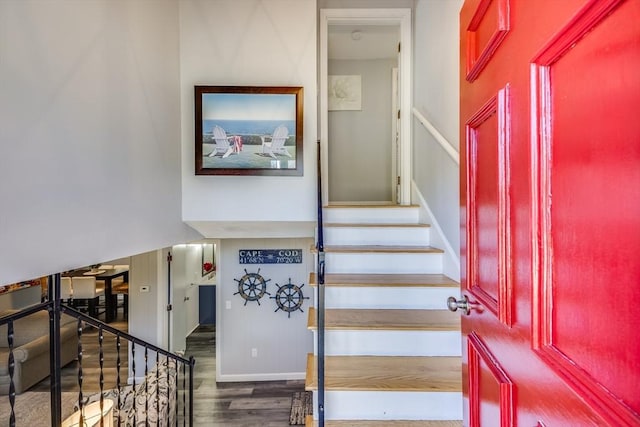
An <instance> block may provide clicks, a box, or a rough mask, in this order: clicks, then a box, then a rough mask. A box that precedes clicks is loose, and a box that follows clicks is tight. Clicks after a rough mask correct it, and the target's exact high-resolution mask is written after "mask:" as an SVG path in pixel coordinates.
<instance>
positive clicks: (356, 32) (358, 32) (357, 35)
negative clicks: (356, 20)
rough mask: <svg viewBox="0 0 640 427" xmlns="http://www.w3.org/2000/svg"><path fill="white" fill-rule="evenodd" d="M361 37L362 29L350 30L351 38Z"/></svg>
mask: <svg viewBox="0 0 640 427" xmlns="http://www.w3.org/2000/svg"><path fill="white" fill-rule="evenodd" d="M361 38H362V31H360V30H353V31H352V32H351V40H360V39H361Z"/></svg>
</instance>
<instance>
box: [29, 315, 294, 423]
mask: <svg viewBox="0 0 640 427" xmlns="http://www.w3.org/2000/svg"><path fill="white" fill-rule="evenodd" d="M110 325H111V326H113V327H115V328H118V329H120V330H123V331H126V330H127V326H128V325H127V321H126V320H125V319H123V318H122V317H118V318H117V319H116V320H115V321H114V322H112V323H110ZM111 341H115V339H114V338H112V337H109V336H108V334H105V336H104V341H103V349H104V350H103V351H104V366H105V367H107V368H105V369H104V373H105V375H104V377H105V378H104V389H108V388H112V387H115V372H116V369H115V360H116V351H115V344H113V343H112V342H111ZM123 348H124V349H125V350H124V352H123V355H122V356H121V357H122V368H121V378H122V381H123V382H126V377H127V357H126V347H125V346H124V344H123ZM215 355H216V341H215V327H213V326H201V327H199V328H198V329H196V331H194V332H193V333H192V334H191V335H190V336H189V337H187V348H186V357H189V356H193V357H194V358H195V359H196V365H195V368H194V407H193V414H194V417H193V420H194V425H195V426H202V427H204V426H207V427H209V426H224V427H258V426H259V427H284V426H289V413H290V410H291V397H292V395H293V393H294V392H296V391H303V390H304V381H303V380H296V381H266V382H251V383H246V382H242V383H216V358H215ZM82 370H83V377H84V378H83V385H82V390H83V393H84V394H85V395H86V394H87V393H89V392H93V391H98V390H99V372H100V370H99V357H98V332H97V330H96V329H88V330H86V331H85V332H84V334H83V361H82ZM61 376H62V391H64V392H69V391H73V392H77V391H78V371H77V362H72V363H71V364H69V365H67V366H66V367H65V368H63V369H62V374H61ZM49 384H50V382H49V379H48V378H47V379H45V380H43V381H41V382H40V383H38V384H37V385H35V386H34V387H32V388H31V389H30V391H41V392H48V391H49V390H50V385H49Z"/></svg>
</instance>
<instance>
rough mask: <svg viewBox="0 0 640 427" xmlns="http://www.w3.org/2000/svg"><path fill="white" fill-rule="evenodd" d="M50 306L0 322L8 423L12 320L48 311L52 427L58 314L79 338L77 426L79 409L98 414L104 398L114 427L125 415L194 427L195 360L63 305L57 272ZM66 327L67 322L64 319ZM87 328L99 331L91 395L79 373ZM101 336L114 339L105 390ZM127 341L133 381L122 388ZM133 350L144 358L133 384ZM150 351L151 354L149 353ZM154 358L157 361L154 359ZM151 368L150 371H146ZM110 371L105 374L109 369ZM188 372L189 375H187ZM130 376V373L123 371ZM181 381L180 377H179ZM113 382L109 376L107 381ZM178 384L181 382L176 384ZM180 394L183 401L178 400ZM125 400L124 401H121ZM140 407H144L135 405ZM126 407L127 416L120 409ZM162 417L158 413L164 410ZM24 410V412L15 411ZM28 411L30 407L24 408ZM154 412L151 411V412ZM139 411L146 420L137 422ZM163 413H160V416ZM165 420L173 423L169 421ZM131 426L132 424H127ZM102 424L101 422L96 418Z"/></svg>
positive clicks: (57, 416) (57, 393)
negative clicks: (92, 408)
mask: <svg viewBox="0 0 640 427" xmlns="http://www.w3.org/2000/svg"><path fill="white" fill-rule="evenodd" d="M49 284H50V285H49V287H48V292H49V295H48V302H44V303H41V304H38V305H34V306H32V307H29V308H27V309H24V310H21V311H19V312H16V313H12V314H11V315H9V316H4V317H2V318H0V326H2V325H5V324H6V325H7V343H8V364H7V366H8V373H9V404H10V415H9V425H10V426H11V427H14V426H15V425H16V412H15V411H16V407H15V402H16V388H15V383H14V380H15V378H14V373H15V350H16V348H15V345H14V341H15V322H16V321H17V320H19V319H21V318H24V317H27V316H29V315H32V314H34V313H36V312H39V311H43V310H46V311H48V313H49V347H50V348H49V355H50V379H51V380H50V383H51V425H53V426H58V425H60V424H61V422H62V408H61V406H62V397H61V396H62V381H61V368H62V358H61V348H62V342H61V335H60V331H61V319H62V314H65V315H67V316H70V317H72V318H74V319H75V321H76V334H77V343H78V344H77V385H78V401H77V404H76V408H75V409H77V410H78V411H79V412H80V419H79V425H83V410H82V409H83V407H84V406H85V405H87V404H88V403H91V402H98V404H99V407H100V412H102V409H103V407H104V403H105V399H106V398H108V397H109V398H111V399H112V400H113V401H114V402H113V404H114V408H116V410H115V411H114V412H115V416H114V425H116V426H120V425H121V423H122V424H123V425H128V424H127V421H128V420H127V419H126V417H129V414H131V416H132V417H133V423H134V425H138V423H140V422H143V423H144V425H147V426H148V425H156V426H157V425H167V426H168V425H175V426H179V425H182V426H187V425H188V426H192V425H193V368H194V365H195V360H194V358H193V357H190V358H189V359H186V358H183V357H181V356H178V355H176V354H173V353H170V352H168V351H166V350H163V349H161V348H159V347H157V346H155V345H153V344H150V343H148V342H145V341H143V340H141V339H139V338H136V337H134V336H132V335H130V334H128V333H126V332H123V331H121V330H118V329H116V328H114V327H111V326H109V325H108V324H106V323H104V322H101V321H99V320H97V319H95V318H92V317H89V316H87V315H85V314H84V313H81V312H80V311H78V310H76V309H75V308H73V307H70V306H68V305H66V304H62V303H61V301H60V275H59V274H56V275H55V276H51V277H50V278H49ZM66 322H67V323H70V322H69V321H68V319H66ZM87 328H95V329H97V345H98V354H97V358H98V363H99V368H98V370H99V373H98V381H97V383H98V385H99V390H98V391H97V392H95V391H94V392H92V395H91V396H86V397H85V395H84V392H85V391H86V390H85V389H84V388H83V383H84V380H85V372H84V371H83V360H84V356H85V354H84V353H85V348H86V346H85V344H91V342H86V339H85V338H83V335H84V334H85V330H86V329H87ZM105 334H108V335H110V338H113V339H115V343H114V346H115V352H116V360H115V367H114V368H115V388H111V389H108V390H105V387H104V386H105V370H106V368H105V363H104V353H105V352H104V350H105V348H104V345H105ZM123 341H124V342H128V343H129V344H130V349H131V361H132V364H131V376H132V378H133V381H132V385H127V384H123V383H122V380H121V368H122V357H121V348H122V343H123ZM136 346H138V347H140V348H142V349H143V355H144V369H143V370H144V377H143V378H144V379H143V382H144V383H141V384H138V385H137V384H136V376H137V372H136V362H135V360H136ZM150 353H152V354H150ZM153 353H154V354H155V357H154V356H153ZM150 361H151V365H150ZM150 366H151V371H150V370H149V368H150ZM111 369H112V368H110V369H109V370H111ZM187 369H188V372H187ZM127 375H128V372H127ZM181 377H182V378H181ZM108 379H109V380H110V382H112V380H113V379H112V378H108ZM180 380H181V381H182V384H180ZM180 395H182V400H180ZM123 399H126V400H124V401H123ZM138 405H143V406H141V407H138ZM149 405H151V409H153V408H154V407H155V413H154V414H155V417H150V416H149V414H150V412H149V411H150V406H149ZM124 408H126V409H127V411H131V412H125V411H124V410H123V409H124ZM164 408H166V414H164V415H161V409H162V411H165V409H164ZM19 409H21V410H22V409H23V408H19ZM24 410H29V408H24ZM152 412H153V411H152ZM138 413H140V414H141V416H144V417H145V419H141V420H139V419H136V418H138ZM163 413H164V412H163ZM168 420H171V423H169V421H168ZM129 423H130V421H129ZM100 425H101V426H102V419H101V420H100Z"/></svg>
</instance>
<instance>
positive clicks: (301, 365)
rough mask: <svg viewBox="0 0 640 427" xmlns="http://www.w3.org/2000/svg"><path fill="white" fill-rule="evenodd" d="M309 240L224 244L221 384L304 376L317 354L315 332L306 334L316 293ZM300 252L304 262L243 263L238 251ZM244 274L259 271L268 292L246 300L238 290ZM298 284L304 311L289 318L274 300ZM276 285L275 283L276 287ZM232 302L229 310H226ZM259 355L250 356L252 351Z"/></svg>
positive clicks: (220, 303)
mask: <svg viewBox="0 0 640 427" xmlns="http://www.w3.org/2000/svg"><path fill="white" fill-rule="evenodd" d="M312 244H313V241H312V240H311V239H225V240H222V241H221V242H220V246H219V247H220V251H219V253H220V264H219V270H218V285H217V286H216V288H217V295H216V300H217V301H218V309H217V313H216V316H217V317H216V343H217V346H216V350H217V353H216V368H217V373H216V379H217V380H218V381H260V380H283V379H301V378H304V372H305V364H306V355H307V353H309V352H311V351H313V334H312V333H311V332H309V330H307V315H308V313H309V307H312V305H313V304H312V302H313V290H312V288H311V287H310V286H309V284H308V280H309V273H310V272H311V271H313V266H314V258H313V256H312V254H311V253H310V250H309V248H310V247H311V245H312ZM267 248H270V249H302V250H303V258H302V264H260V265H259V264H240V263H239V257H238V251H239V250H240V249H267ZM245 269H246V272H249V273H257V272H258V269H260V275H261V276H262V277H264V279H265V280H267V279H271V280H269V281H268V282H267V292H269V293H270V294H271V295H264V296H263V297H262V299H260V305H258V304H257V303H256V302H247V305H246V306H245V305H244V302H245V300H244V299H243V298H242V297H241V296H240V295H234V293H236V292H238V281H237V280H240V279H241V277H242V276H243V275H244V274H245ZM289 278H291V282H292V283H294V284H296V285H298V286H300V285H302V284H304V285H305V286H304V287H303V288H302V291H303V294H304V296H308V297H309V299H308V300H304V302H303V305H302V309H303V310H304V313H303V312H300V311H295V312H292V313H291V317H290V318H288V317H287V313H285V312H283V311H282V310H280V311H278V312H275V310H276V308H277V305H276V301H275V300H274V299H271V298H270V296H275V295H276V292H277V290H278V286H277V285H279V286H282V285H284V284H287V283H288V282H289ZM276 284H277V285H276ZM227 304H230V307H231V308H227ZM252 348H255V349H257V351H258V355H257V356H258V357H255V358H254V357H251V349H252Z"/></svg>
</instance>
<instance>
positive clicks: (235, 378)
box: [216, 372, 306, 383]
mask: <svg viewBox="0 0 640 427" xmlns="http://www.w3.org/2000/svg"><path fill="white" fill-rule="evenodd" d="M305 377H306V373H305V372H283V373H279V374H222V375H220V376H219V377H218V378H217V379H216V381H218V382H222V383H230V382H253V381H287V380H303V379H305Z"/></svg>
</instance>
